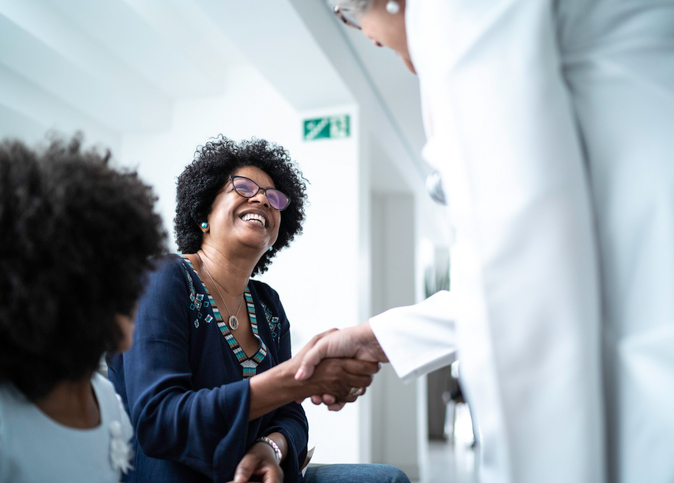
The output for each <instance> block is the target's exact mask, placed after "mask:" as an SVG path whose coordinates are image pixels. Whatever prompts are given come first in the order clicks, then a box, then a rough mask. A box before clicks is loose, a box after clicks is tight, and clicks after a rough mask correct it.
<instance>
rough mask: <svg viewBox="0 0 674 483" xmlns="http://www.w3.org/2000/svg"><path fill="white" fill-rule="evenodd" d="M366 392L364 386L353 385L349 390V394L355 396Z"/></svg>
mask: <svg viewBox="0 0 674 483" xmlns="http://www.w3.org/2000/svg"><path fill="white" fill-rule="evenodd" d="M364 392H365V389H364V388H362V387H352V388H351V390H350V391H349V394H348V396H349V397H353V396H360V395H361V394H363V393H364Z"/></svg>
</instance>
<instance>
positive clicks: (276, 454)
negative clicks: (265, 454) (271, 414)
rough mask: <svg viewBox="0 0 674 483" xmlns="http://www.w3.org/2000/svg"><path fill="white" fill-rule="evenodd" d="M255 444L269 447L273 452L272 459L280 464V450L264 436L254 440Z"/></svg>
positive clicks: (281, 455)
mask: <svg viewBox="0 0 674 483" xmlns="http://www.w3.org/2000/svg"><path fill="white" fill-rule="evenodd" d="M255 442H256V443H267V444H268V445H269V446H271V449H273V450H274V459H275V460H276V463H278V464H280V463H281V458H283V453H281V448H279V447H278V444H276V442H275V441H274V440H273V439H271V438H267V437H266V436H261V437H259V438H257V439H256V440H255Z"/></svg>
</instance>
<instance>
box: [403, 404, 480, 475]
mask: <svg viewBox="0 0 674 483" xmlns="http://www.w3.org/2000/svg"><path fill="white" fill-rule="evenodd" d="M449 409H450V410H451V407H450V408H449ZM457 409H458V412H457V415H456V424H455V426H454V428H451V425H448V426H447V427H446V428H445V434H447V435H449V436H450V437H449V438H448V441H447V442H440V441H432V442H429V443H428V455H427V456H428V457H427V459H426V461H425V462H423V463H422V479H421V480H418V481H417V482H415V483H479V475H478V473H479V468H478V465H479V446H477V445H475V444H473V431H472V424H471V420H470V413H469V411H468V408H467V406H465V405H461V406H459V408H457ZM449 416H450V413H449V412H448V417H447V421H450V420H451V419H450V417H449ZM452 435H453V437H452Z"/></svg>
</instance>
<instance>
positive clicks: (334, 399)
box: [287, 322, 388, 411]
mask: <svg viewBox="0 0 674 483" xmlns="http://www.w3.org/2000/svg"><path fill="white" fill-rule="evenodd" d="M287 362H288V363H289V364H290V365H291V366H292V368H293V369H295V368H296V370H295V371H294V379H295V381H296V382H297V383H299V384H300V385H301V386H302V389H303V391H302V392H301V394H302V395H303V397H300V398H298V399H296V401H297V402H301V401H302V400H304V399H305V398H306V397H310V398H311V401H312V402H313V403H314V404H321V403H323V404H325V405H326V406H327V407H328V409H329V410H330V411H339V410H340V409H342V408H343V407H344V405H345V404H346V403H348V402H354V401H355V400H356V399H358V397H359V396H362V395H363V394H365V388H366V387H368V386H369V385H370V384H371V383H372V376H373V375H374V374H376V373H377V372H378V371H379V368H380V367H381V365H380V363H381V362H388V358H387V357H386V355H385V354H384V352H383V351H382V349H381V347H380V346H379V343H378V342H377V339H376V338H375V336H374V333H373V332H372V330H371V329H370V325H369V323H367V322H366V323H363V324H360V325H358V326H355V327H350V328H348V329H342V330H337V329H331V330H328V331H326V332H323V333H321V334H318V335H317V336H315V337H314V338H313V339H311V341H310V342H309V343H308V344H307V345H306V346H305V347H304V348H302V350H301V351H300V352H299V353H298V354H297V355H296V356H295V357H293V358H292V359H291V360H289V361H287ZM305 394H306V395H305Z"/></svg>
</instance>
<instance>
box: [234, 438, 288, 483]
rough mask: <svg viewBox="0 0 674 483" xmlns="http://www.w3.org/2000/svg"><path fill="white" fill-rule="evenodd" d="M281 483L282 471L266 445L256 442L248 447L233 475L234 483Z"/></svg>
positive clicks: (269, 447)
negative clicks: (252, 482) (256, 482)
mask: <svg viewBox="0 0 674 483" xmlns="http://www.w3.org/2000/svg"><path fill="white" fill-rule="evenodd" d="M254 476H255V477H256V479H255V480H252V481H262V482H263V483H283V470H282V469H281V467H280V466H279V464H278V463H277V462H276V458H275V457H274V450H273V449H272V448H271V446H269V445H268V444H267V443H263V442H258V443H255V444H254V445H253V446H251V447H250V449H249V450H248V452H247V453H246V455H245V456H244V457H243V459H242V460H241V462H240V463H239V465H238V466H237V467H236V472H235V473H234V481H235V482H236V483H246V482H248V481H251V478H252V477H254Z"/></svg>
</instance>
